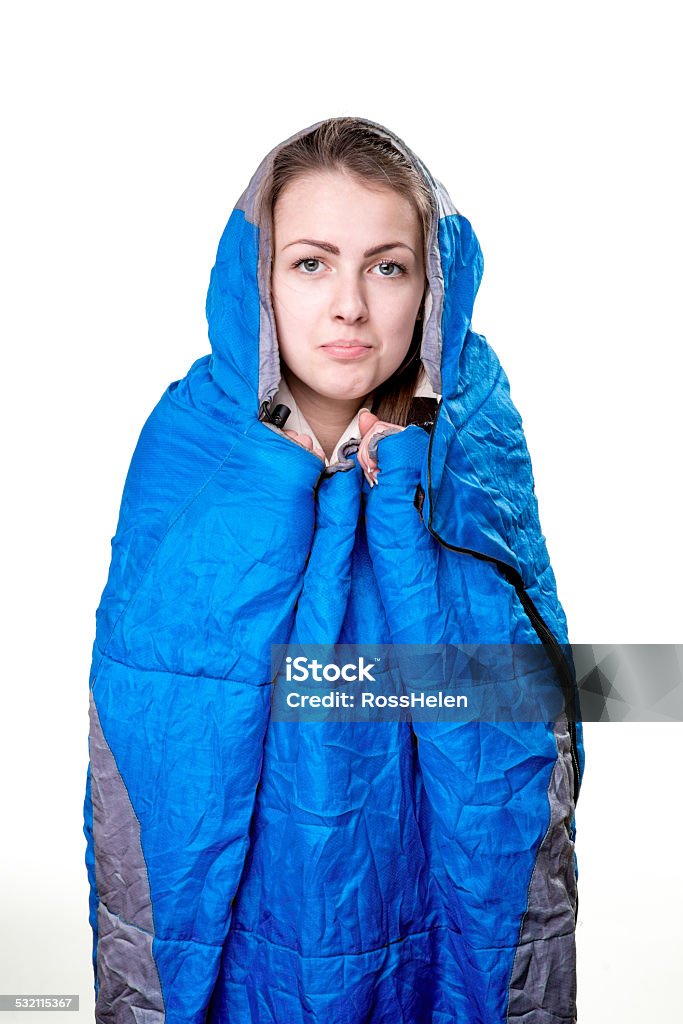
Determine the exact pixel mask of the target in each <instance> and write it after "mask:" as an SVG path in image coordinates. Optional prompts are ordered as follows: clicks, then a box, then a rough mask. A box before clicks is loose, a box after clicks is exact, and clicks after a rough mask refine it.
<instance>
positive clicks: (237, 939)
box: [84, 119, 584, 1024]
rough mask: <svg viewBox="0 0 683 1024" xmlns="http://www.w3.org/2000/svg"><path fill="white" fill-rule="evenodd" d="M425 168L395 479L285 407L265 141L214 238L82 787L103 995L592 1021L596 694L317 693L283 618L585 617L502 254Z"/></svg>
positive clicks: (515, 637) (355, 638)
mask: <svg viewBox="0 0 683 1024" xmlns="http://www.w3.org/2000/svg"><path fill="white" fill-rule="evenodd" d="M361 120H362V121H363V122H364V123H365V124H366V125H367V126H368V127H369V128H371V129H372V130H374V131H376V132H378V133H379V134H381V135H382V136H384V137H386V138H388V139H390V140H391V142H392V143H393V144H394V146H396V147H397V148H398V149H399V150H400V151H401V152H402V153H403V154H404V155H405V156H406V158H407V159H408V160H409V161H410V162H411V163H412V164H413V166H414V167H415V169H416V170H417V172H418V173H419V174H420V175H421V176H422V177H423V179H424V181H425V182H426V184H427V186H428V188H429V189H430V191H431V194H432V197H433V205H434V211H435V213H434V216H433V219H432V223H431V229H430V233H429V237H428V240H427V264H426V273H427V280H428V300H427V303H426V309H425V318H424V325H423V336H422V347H421V358H422V362H423V365H424V367H425V370H426V372H427V375H428V378H429V382H430V384H431V386H432V388H433V390H434V392H435V393H437V394H438V395H440V396H441V398H440V401H439V405H438V414H437V416H436V421H435V423H434V425H433V427H432V428H431V429H430V430H429V431H427V430H424V429H422V427H420V426H418V425H415V424H410V425H409V426H407V427H405V428H404V429H403V430H402V431H400V432H398V433H393V434H391V435H389V436H386V437H383V438H381V439H380V440H379V442H378V446H377V451H378V459H379V464H380V466H381V468H382V477H381V486H380V487H376V488H370V486H369V484H368V482H367V480H366V479H365V477H364V475H363V473H362V471H361V468H360V466H359V464H358V462H357V458H356V450H357V447H358V443H359V441H360V439H352V440H351V441H350V442H348V443H347V444H345V445H344V447H343V458H342V460H341V461H340V462H339V463H337V464H335V465H332V466H329V467H324V466H323V464H322V462H321V460H320V459H319V458H318V457H317V456H315V455H314V454H313V453H312V452H311V451H310V450H308V449H306V448H305V447H304V446H303V445H301V444H298V443H297V442H295V441H293V440H292V439H291V438H289V437H288V436H287V435H285V433H284V431H283V430H281V429H280V428H279V427H278V426H276V425H275V424H274V423H272V422H270V421H269V418H268V415H269V410H270V406H271V403H272V399H273V398H274V396H275V395H276V393H277V391H278V387H279V384H280V380H281V366H280V360H279V354H278V342H277V335H276V330H275V319H274V315H273V310H272V305H271V301H270V288H269V281H270V245H271V234H272V225H271V223H270V221H269V218H268V216H267V215H266V214H265V213H262V212H261V203H260V195H261V190H262V189H263V187H264V185H265V183H266V182H267V179H268V174H269V172H270V168H271V166H272V162H273V160H274V158H275V156H276V154H277V153H278V151H279V150H280V149H281V148H282V147H283V146H285V145H287V144H288V143H289V142H290V141H292V140H293V139H295V138H298V137H299V136H302V135H305V134H307V133H309V132H311V131H313V130H314V129H315V128H316V127H317V126H318V125H317V124H313V125H311V126H310V127H308V128H306V129H304V131H302V132H298V133H296V135H293V136H291V137H290V138H289V139H286V140H285V141H284V142H282V143H281V144H280V145H278V146H276V147H275V148H274V149H273V150H272V151H271V152H270V153H269V154H268V155H267V156H266V157H265V159H264V160H263V161H262V162H261V164H260V165H259V167H258V168H257V170H256V172H255V174H254V176H253V177H252V179H251V181H250V183H249V185H248V187H247V189H246V190H245V192H244V193H243V195H242V196H241V197H240V199H239V201H238V202H237V204H236V206H235V208H234V210H233V211H232V213H231V215H230V218H229V221H228V223H227V226H226V228H225V230H224V232H223V234H222V237H221V239H220V243H219V246H218V253H217V257H216V262H215V265H214V267H213V270H212V272H211V278H210V284H209V289H208V295H207V301H206V313H207V319H208V328H209V339H210V343H211V353H210V354H207V355H204V356H202V357H201V358H199V359H197V360H196V361H195V362H194V363H193V365H192V366H191V367H190V369H189V371H188V373H187V374H186V375H185V377H183V378H182V379H180V380H177V381H174V382H172V383H171V384H170V385H169V386H168V387H167V388H166V390H165V391H164V393H163V394H162V396H161V398H160V400H159V401H158V402H157V404H156V406H155V408H154V409H153V410H152V412H151V414H150V415H149V417H148V419H147V421H146V422H145V424H144V426H143V428H142V431H141V434H140V438H139V440H138V443H137V445H136V448H135V451H134V453H133V457H132V460H131V464H130V468H129V471H128V475H127V477H126V481H125V486H124V490H123V496H122V501H121V508H120V512H119V519H118V524H117V528H116V532H115V535H114V537H113V538H112V557H111V564H110V567H109V575H108V578H107V582H106V585H105V588H104V591H103V593H102V597H101V600H100V604H99V607H98V609H97V615H96V635H95V642H94V646H93V653H92V668H91V673H90V683H89V714H90V734H89V747H88V749H89V764H88V773H87V779H86V794H85V804H84V832H85V836H86V840H87V849H86V864H87V869H88V878H89V884H90V923H91V926H92V931H93V969H94V980H95V996H96V1019H97V1020H98V1021H103V1022H117V1024H118V1022H124V1021H125V1022H127V1024H128V1022H130V1024H134V1022H137V1024H142V1022H144V1024H180V1022H183V1024H188V1022H197V1024H199V1022H205V1021H207V1022H209V1024H228V1022H231V1024H232V1022H239V1024H251V1022H254V1024H255V1022H259V1024H304V1022H305V1024H361V1022H362V1024H395V1022H397V1021H399V1020H400V1021H404V1022H406V1024H417V1022H425V1024H426V1022H428V1021H430V1022H438V1024H455V1022H456V1021H457V1022H458V1024H475V1022H476V1024H504V1022H506V1024H508V1022H510V1021H519V1022H520V1024H521V1022H522V1021H523V1022H524V1024H552V1022H557V1024H559V1022H560V1021H562V1022H563V1024H567V1022H568V1021H572V1020H574V1019H575V1013H576V1007H575V989H576V982H575V946H574V927H575V922H576V914H577V908H578V894H577V878H578V869H577V862H576V857H575V853H574V841H575V835H576V826H575V818H574V809H575V804H576V800H577V798H578V793H579V787H580V783H581V779H582V774H583V764H584V751H583V742H582V732H581V723H580V722H577V721H574V720H573V719H574V717H575V716H573V715H570V716H569V717H567V716H565V715H562V716H560V717H559V718H558V720H557V721H550V722H503V723H490V722H489V723H487V722H467V723H458V722H453V721H449V722H418V721H413V722H411V721H396V722H391V721H385V722H381V723H378V722H374V723H362V722H357V721H355V722H352V721H338V722H325V723H313V722H303V723H292V722H282V721H275V720H273V717H272V715H271V703H270V702H271V684H272V677H271V673H272V662H271V654H272V648H273V645H281V644H288V643H297V644H336V643H343V644H346V643H349V644H365V643H369V644H391V645H401V644H473V645H477V644H505V645H510V644H539V645H542V646H543V649H544V651H545V652H546V654H547V657H548V659H549V661H550V663H551V664H552V665H553V666H554V670H555V671H556V673H557V677H558V680H559V681H560V683H561V686H562V688H563V691H564V692H565V694H566V697H567V701H568V705H569V706H570V707H571V708H572V710H573V711H575V710H576V709H575V704H574V703H573V701H574V697H575V685H576V684H575V676H574V672H573V666H572V663H571V655H570V649H569V648H568V638H567V626H566V619H565V616H564V612H563V609H562V606H561V604H560V602H559V600H558V596H557V592H556V586H555V578H554V574H553V570H552V568H551V565H550V562H549V558H548V553H547V549H546V544H545V538H544V536H543V534H542V532H541V526H540V521H539V516H538V504H537V500H536V495H535V490H534V479H533V474H532V468H531V462H530V458H529V454H528V451H527V447H526V443H525V439H524V433H523V428H522V422H521V418H520V415H519V413H518V411H517V409H516V408H515V406H514V404H513V402H512V400H511V397H510V388H509V383H508V380H507V377H506V375H505V372H504V371H503V369H502V367H501V365H500V362H499V360H498V358H497V357H496V355H495V353H494V351H493V349H492V347H491V346H490V345H489V343H488V342H487V340H486V339H485V338H484V336H483V335H481V334H477V333H475V332H474V331H473V330H472V328H471V320H472V311H473V305H474V300H475V296H476V294H477V290H478V287H479V283H480V281H481V276H482V271H483V258H482V253H481V249H480V247H479V243H478V241H477V238H476V235H475V234H474V231H473V229H472V226H471V224H470V223H469V221H468V220H467V219H466V217H464V216H463V215H462V214H461V213H459V212H458V211H457V210H456V208H455V206H454V205H453V203H452V201H451V199H450V197H449V196H448V193H447V192H446V189H445V188H444V187H443V185H442V184H441V183H440V182H439V181H437V180H436V179H435V178H433V177H432V175H431V174H430V173H429V171H428V170H427V168H426V167H425V166H424V165H423V163H422V162H421V161H420V159H419V158H418V157H417V156H416V155H415V154H414V153H413V152H412V151H411V150H410V149H409V148H408V147H407V146H406V145H405V143H404V142H403V141H402V140H401V139H400V138H398V137H397V136H396V135H394V134H393V133H392V132H391V131H389V130H388V129H387V128H385V127H383V126H381V125H378V124H376V123H375V122H372V121H367V120H365V119H361Z"/></svg>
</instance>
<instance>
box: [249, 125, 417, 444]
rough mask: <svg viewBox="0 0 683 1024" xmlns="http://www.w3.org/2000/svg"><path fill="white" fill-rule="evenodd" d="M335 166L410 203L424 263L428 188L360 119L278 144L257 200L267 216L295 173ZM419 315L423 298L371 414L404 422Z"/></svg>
mask: <svg viewBox="0 0 683 1024" xmlns="http://www.w3.org/2000/svg"><path fill="white" fill-rule="evenodd" d="M340 170H341V171H345V172H346V173H348V174H352V175H354V176H355V177H357V178H358V179H359V180H361V181H362V182H363V184H369V185H370V186H372V185H374V186H375V187H382V188H391V189H393V190H394V191H395V192H398V193H399V195H401V196H403V197H404V198H406V199H408V200H409V201H410V202H411V203H412V205H413V207H414V209H415V211H416V213H417V216H418V220H419V223H420V228H421V232H422V246H423V255H424V259H425V266H426V243H427V239H428V237H429V231H430V226H431V222H432V217H433V216H434V215H435V208H434V200H433V198H432V194H431V191H430V189H429V187H428V185H427V183H426V182H425V181H424V180H423V178H422V177H421V175H420V174H419V173H418V172H417V170H416V169H415V168H414V167H413V165H412V164H411V163H410V161H409V160H408V159H407V158H406V157H405V156H404V155H403V154H402V153H401V152H400V151H399V150H398V149H397V148H396V147H395V146H394V145H393V143H392V142H391V140H389V139H387V138H386V137H385V136H383V135H380V134H379V133H378V132H376V131H374V129H373V128H372V127H371V126H370V125H368V124H367V123H366V122H364V121H363V120H362V119H358V118H354V117H333V118H329V119H328V120H326V121H323V122H322V123H321V124H319V125H318V126H317V127H316V128H314V129H313V131H311V132H309V133H308V134H307V135H303V136H300V137H299V138H296V139H294V141H293V142H290V143H288V144H287V145H286V146H284V147H283V148H282V149H281V150H279V151H278V153H277V154H276V155H275V159H274V162H273V166H272V168H271V171H270V175H269V178H268V181H267V182H266V183H265V186H264V189H263V191H262V193H261V202H262V204H263V206H264V207H265V208H267V209H268V213H269V216H270V217H271V218H273V217H274V212H275V205H276V203H277V201H278V197H279V196H280V194H281V193H282V191H283V189H284V188H285V186H286V185H288V184H289V183H290V182H292V181H294V179H295V178H299V177H301V176H303V175H305V174H310V173H313V172H320V171H340ZM426 284H427V280H426V277H425V285H426ZM423 315H424V299H423V302H422V304H421V306H420V311H419V313H418V316H417V319H416V321H415V327H414V330H413V337H412V339H411V342H410V346H409V349H408V352H407V353H406V357H405V359H404V360H403V362H402V363H401V365H400V366H399V367H398V369H396V370H395V371H394V373H393V374H392V375H391V377H389V378H388V379H387V380H386V381H384V382H383V383H382V384H381V385H379V387H377V388H376V389H375V392H374V396H373V403H372V411H373V412H374V413H375V415H377V416H379V418H380V419H381V420H386V421H387V422H390V423H396V424H398V425H399V426H405V425H406V423H407V422H408V416H409V413H410V407H411V403H412V400H413V396H414V394H415V390H416V388H417V386H418V384H419V382H420V380H421V377H422V374H423V372H424V371H423V366H422V362H421V360H420V349H421V344H422V326H423Z"/></svg>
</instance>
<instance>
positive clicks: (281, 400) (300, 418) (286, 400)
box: [271, 375, 440, 466]
mask: <svg viewBox="0 0 683 1024" xmlns="http://www.w3.org/2000/svg"><path fill="white" fill-rule="evenodd" d="M419 396H426V397H428V398H437V399H438V398H439V397H440V396H439V395H438V394H437V393H436V392H435V391H433V390H432V387H431V385H430V384H429V382H428V381H427V380H426V375H425V380H424V381H423V382H422V383H421V384H420V386H419V387H418V388H416V390H415V397H419ZM276 405H286V406H287V408H288V409H289V410H290V414H289V416H288V417H287V422H286V423H285V428H286V429H287V430H295V431H296V432H297V434H308V436H309V437H310V438H311V440H312V442H313V447H314V448H322V445H321V443H320V441H319V440H318V438H317V437H316V436H315V434H314V432H313V429H312V428H311V426H310V424H309V422H308V420H307V419H306V417H305V416H304V414H303V413H302V411H301V409H300V408H299V406H298V405H297V404H296V401H295V400H294V395H293V394H292V392H291V391H290V389H289V387H288V385H287V381H286V380H285V378H284V376H283V377H281V378H280V386H279V388H278V391H277V394H276V395H275V397H274V398H273V401H272V403H271V409H274V408H275V406H276ZM359 419H360V410H359V411H358V412H357V413H356V415H355V416H354V417H353V419H352V420H351V422H350V423H349V424H348V426H347V427H346V430H345V431H344V433H343V434H342V435H341V437H340V438H339V440H338V441H337V444H336V445H335V449H334V451H333V452H332V458H331V459H328V458H327V456H325V465H326V466H332V465H334V463H336V462H339V461H340V450H341V447H342V445H344V444H346V442H347V441H349V440H350V439H351V438H352V437H354V438H356V439H357V440H360V436H361V434H360V425H359V422H358V421H359Z"/></svg>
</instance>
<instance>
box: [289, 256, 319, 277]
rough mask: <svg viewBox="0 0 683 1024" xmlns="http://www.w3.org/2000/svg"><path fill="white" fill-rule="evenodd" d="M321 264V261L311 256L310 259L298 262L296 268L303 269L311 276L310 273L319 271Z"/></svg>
mask: <svg viewBox="0 0 683 1024" xmlns="http://www.w3.org/2000/svg"><path fill="white" fill-rule="evenodd" d="M319 263H320V260H319V259H316V258H315V257H313V256H311V257H310V258H309V259H303V260H297V261H296V263H295V264H294V266H295V268H298V267H303V268H304V271H305V272H306V273H307V274H309V276H310V272H313V271H315V270H317V269H318V264H319ZM311 264H313V266H311Z"/></svg>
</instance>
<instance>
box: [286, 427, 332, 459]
mask: <svg viewBox="0 0 683 1024" xmlns="http://www.w3.org/2000/svg"><path fill="white" fill-rule="evenodd" d="M285 434H287V436H288V437H291V438H293V440H294V441H298V442H299V444H302V445H303V446H304V448H309V449H310V450H311V451H312V452H313V454H314V455H317V456H318V458H320V459H322V460H323V464H324V462H325V452H324V451H323V450H322V448H314V447H313V438H312V437H311V435H310V434H297V432H296V430H288V429H287V428H285Z"/></svg>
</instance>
